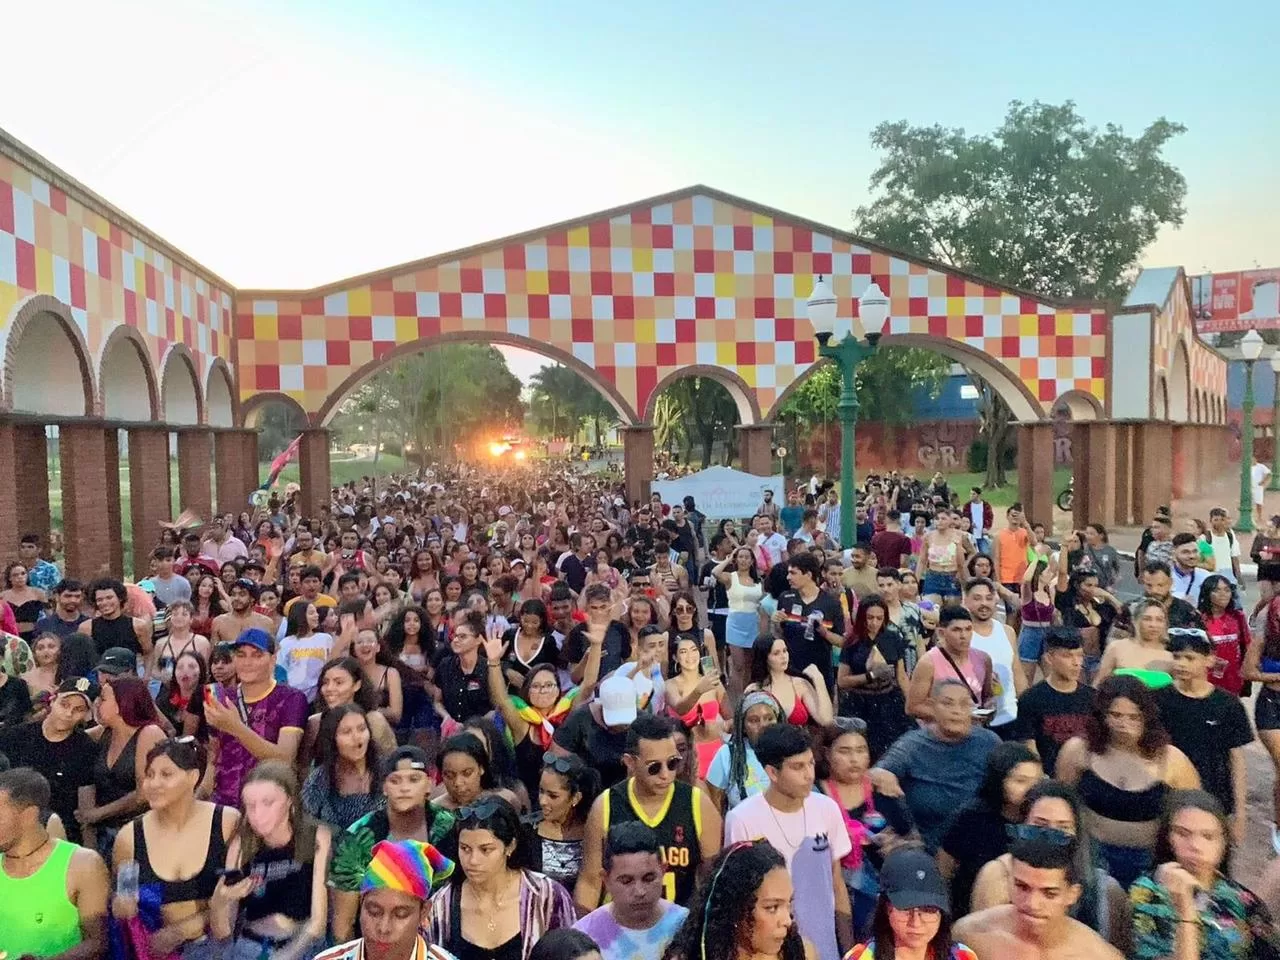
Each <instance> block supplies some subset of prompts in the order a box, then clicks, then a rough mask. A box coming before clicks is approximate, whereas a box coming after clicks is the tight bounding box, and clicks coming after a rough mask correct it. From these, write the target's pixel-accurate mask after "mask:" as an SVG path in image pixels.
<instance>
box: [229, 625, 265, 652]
mask: <svg viewBox="0 0 1280 960" xmlns="http://www.w3.org/2000/svg"><path fill="white" fill-rule="evenodd" d="M233 646H237V647H256V648H257V649H259V650H261V651H262V652H263V653H275V652H276V641H275V637H273V636H271V634H269V633H267V631H265V630H263V629H261V628H260V627H250V628H249V629H248V630H246V631H245V632H244V633H242V634H240V636H238V637H236V642H235V643H234V644H233Z"/></svg>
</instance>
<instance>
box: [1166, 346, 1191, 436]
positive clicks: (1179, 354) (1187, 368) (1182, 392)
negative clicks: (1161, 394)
mask: <svg viewBox="0 0 1280 960" xmlns="http://www.w3.org/2000/svg"><path fill="white" fill-rule="evenodd" d="M1165 399H1166V402H1167V404H1168V407H1167V409H1168V413H1167V414H1166V416H1167V417H1168V419H1170V420H1172V421H1173V422H1174V423H1186V422H1187V421H1188V420H1190V419H1191V359H1190V358H1189V357H1188V356H1187V345H1186V342H1185V341H1183V340H1179V341H1178V343H1177V346H1175V347H1174V350H1173V369H1172V370H1171V371H1170V379H1169V381H1168V382H1167V385H1166V396H1165Z"/></svg>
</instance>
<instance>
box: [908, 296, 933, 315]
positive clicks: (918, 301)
mask: <svg viewBox="0 0 1280 960" xmlns="http://www.w3.org/2000/svg"><path fill="white" fill-rule="evenodd" d="M907 315H908V316H912V317H925V316H928V315H929V298H928V297H910V298H908V300H907Z"/></svg>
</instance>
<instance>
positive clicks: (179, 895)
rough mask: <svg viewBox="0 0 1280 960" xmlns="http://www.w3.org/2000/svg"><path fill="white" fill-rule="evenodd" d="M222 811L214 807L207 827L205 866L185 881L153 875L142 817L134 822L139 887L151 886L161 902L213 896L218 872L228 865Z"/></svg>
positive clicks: (204, 898) (134, 852)
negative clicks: (207, 845)
mask: <svg viewBox="0 0 1280 960" xmlns="http://www.w3.org/2000/svg"><path fill="white" fill-rule="evenodd" d="M224 809H226V808H225V807H223V806H222V804H218V805H217V806H215V807H214V808H213V818H212V822H211V823H210V825H209V852H208V854H207V855H206V856H205V858H204V866H203V867H201V868H200V872H199V873H197V874H196V875H195V876H194V877H188V878H187V879H186V880H165V879H164V878H163V877H160V876H157V875H156V872H155V869H154V868H153V867H152V866H151V858H150V855H149V854H148V853H147V832H146V830H145V829H144V828H143V826H142V820H143V818H142V817H138V818H137V819H136V820H134V821H133V859H134V860H136V861H137V862H138V883H139V885H140V886H144V887H145V886H147V885H149V884H150V885H154V886H155V887H156V888H157V889H158V890H159V891H160V902H161V903H186V902H188V901H193V900H208V899H209V898H210V897H212V896H213V888H214V887H216V886H217V885H218V870H219V869H221V867H222V865H223V864H224V863H226V862H227V842H226V840H224V839H223V837H222V831H223V825H222V818H223V812H222V811H223V810H224Z"/></svg>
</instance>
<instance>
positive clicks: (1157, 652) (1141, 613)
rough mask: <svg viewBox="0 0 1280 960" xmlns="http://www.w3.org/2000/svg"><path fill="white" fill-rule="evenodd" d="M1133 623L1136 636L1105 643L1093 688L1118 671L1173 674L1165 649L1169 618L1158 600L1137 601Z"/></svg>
mask: <svg viewBox="0 0 1280 960" xmlns="http://www.w3.org/2000/svg"><path fill="white" fill-rule="evenodd" d="M1133 621H1134V626H1135V631H1136V633H1137V636H1134V637H1117V638H1116V639H1114V640H1112V641H1111V642H1110V643H1108V644H1107V649H1106V652H1105V653H1103V655H1102V664H1101V665H1100V666H1099V667H1098V675H1097V677H1096V678H1095V679H1094V686H1097V685H1098V684H1100V683H1102V681H1103V680H1105V679H1107V677H1109V676H1111V675H1112V674H1113V673H1115V672H1116V671H1117V670H1153V671H1157V672H1160V673H1171V672H1172V670H1173V655H1172V654H1171V653H1169V650H1168V647H1167V646H1166V644H1167V643H1168V640H1169V615H1168V614H1167V613H1166V612H1165V608H1164V606H1163V605H1161V603H1160V601H1158V600H1151V599H1144V600H1139V601H1138V603H1137V604H1136V605H1135V610H1134V613H1133Z"/></svg>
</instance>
